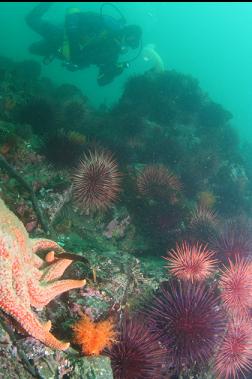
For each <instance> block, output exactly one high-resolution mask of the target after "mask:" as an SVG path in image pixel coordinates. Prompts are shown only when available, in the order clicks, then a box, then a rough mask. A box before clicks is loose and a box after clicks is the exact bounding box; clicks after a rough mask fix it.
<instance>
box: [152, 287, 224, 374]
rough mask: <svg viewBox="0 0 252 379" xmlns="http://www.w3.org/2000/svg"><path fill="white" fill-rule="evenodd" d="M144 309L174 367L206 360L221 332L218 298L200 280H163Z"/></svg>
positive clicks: (222, 327) (222, 320)
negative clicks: (196, 281)
mask: <svg viewBox="0 0 252 379" xmlns="http://www.w3.org/2000/svg"><path fill="white" fill-rule="evenodd" d="M147 312H148V314H149V318H150V328H151V330H152V332H153V333H154V334H155V335H157V336H159V338H160V341H161V343H162V344H163V345H164V346H165V347H166V348H167V350H168V358H169V359H170V361H171V364H172V365H174V367H176V369H177V370H178V371H180V370H182V368H191V367H192V366H194V365H198V366H201V365H204V364H206V363H207V361H208V360H209V358H211V356H212V355H213V353H214V349H215V347H216V344H217V343H218V342H219V339H220V337H221V336H222V335H223V332H224V327H225V322H224V317H223V312H222V311H221V310H220V307H219V304H218V298H217V297H216V296H215V294H214V291H213V290H210V289H208V288H207V287H206V286H205V285H204V284H201V283H200V284H195V283H188V282H182V283H181V282H177V281H170V282H165V283H164V284H163V285H162V287H161V290H160V292H159V293H158V294H157V295H156V297H155V298H154V301H153V305H152V306H151V307H150V309H149V310H148V311H147Z"/></svg>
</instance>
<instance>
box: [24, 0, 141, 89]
mask: <svg viewBox="0 0 252 379" xmlns="http://www.w3.org/2000/svg"><path fill="white" fill-rule="evenodd" d="M51 5H52V3H51V2H44V3H39V4H38V5H37V6H36V7H35V8H34V9H32V10H31V12H30V13H29V14H28V15H27V16H26V22H27V24H28V25H29V26H30V28H31V29H33V30H34V31H35V32H36V33H38V34H40V35H41V36H42V37H43V40H41V41H39V42H35V43H33V44H32V45H31V46H30V48H29V50H30V52H31V53H32V54H37V55H40V56H43V57H44V63H46V64H48V63H50V62H51V61H52V60H53V59H54V58H58V59H60V60H61V61H62V62H63V66H64V67H66V68H67V69H68V70H70V71H76V70H81V69H83V68H85V67H88V66H90V65H96V66H97V67H98V68H99V73H98V78H97V82H98V84H99V85H100V86H104V85H106V84H108V83H110V82H112V81H113V79H114V78H115V77H116V76H118V75H120V74H121V73H122V72H123V71H124V69H125V68H126V67H128V66H129V63H128V62H129V61H128V62H121V63H120V62H118V59H119V57H120V55H121V54H125V53H127V52H128V49H129V48H131V49H138V48H139V49H141V36H142V31H141V28H140V27H139V26H137V25H126V23H125V19H124V17H123V16H122V15H121V12H120V11H119V10H118V9H117V8H116V7H115V6H114V5H112V4H110V3H104V4H103V6H105V5H111V6H113V7H114V8H115V9H116V10H117V12H118V13H120V19H116V18H114V17H112V16H108V15H104V14H103V12H102V10H103V6H102V8H101V12H100V14H99V13H95V12H81V11H80V10H79V9H78V8H69V9H68V10H67V13H66V17H65V23H64V24H63V25H61V26H57V25H54V24H51V23H49V22H47V21H45V20H44V19H43V16H44V14H45V13H46V12H47V11H48V9H49V8H50V6H51ZM139 53H140V51H139ZM138 55H139V54H137V56H138ZM135 58H136V57H135ZM135 58H134V59H135Z"/></svg>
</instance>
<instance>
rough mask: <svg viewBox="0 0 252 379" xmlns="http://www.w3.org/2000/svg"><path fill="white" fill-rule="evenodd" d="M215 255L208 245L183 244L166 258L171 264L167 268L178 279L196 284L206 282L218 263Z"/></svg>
mask: <svg viewBox="0 0 252 379" xmlns="http://www.w3.org/2000/svg"><path fill="white" fill-rule="evenodd" d="M214 254H215V253H214V252H213V251H211V250H208V248H207V246H206V245H205V246H204V245H201V244H199V243H196V244H194V245H189V244H188V243H187V242H182V244H181V245H178V244H177V246H176V250H171V251H170V252H169V253H168V257H164V258H165V259H166V260H167V261H168V262H169V263H168V266H167V267H168V268H169V269H170V270H169V271H170V272H171V274H173V275H174V276H176V277H177V278H178V279H182V280H190V281H191V282H194V281H202V280H205V279H206V278H208V277H209V276H210V275H212V274H213V272H214V270H215V265H216V263H217V261H216V260H215V259H213V256H214Z"/></svg>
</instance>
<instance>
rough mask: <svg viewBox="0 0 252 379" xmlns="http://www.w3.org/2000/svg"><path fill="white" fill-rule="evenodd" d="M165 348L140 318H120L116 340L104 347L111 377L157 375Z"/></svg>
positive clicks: (144, 378) (135, 378) (137, 378)
mask: <svg viewBox="0 0 252 379" xmlns="http://www.w3.org/2000/svg"><path fill="white" fill-rule="evenodd" d="M165 354H166V350H165V348H163V347H162V346H161V345H160V344H159V342H158V340H157V337H156V336H155V335H153V334H151V333H150V331H149V330H148V328H147V327H146V326H145V324H144V323H143V322H141V320H138V319H136V318H134V319H128V318H127V317H126V319H124V320H122V323H121V327H120V331H119V336H118V341H117V343H115V344H114V345H113V346H112V347H111V348H110V349H109V350H107V351H106V355H108V356H109V357H110V359H111V366H112V369H113V373H114V378H115V379H153V378H155V379H160V378H161V369H162V364H163V363H164V359H165Z"/></svg>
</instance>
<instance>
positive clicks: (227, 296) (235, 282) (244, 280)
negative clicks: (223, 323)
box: [219, 257, 252, 316]
mask: <svg viewBox="0 0 252 379" xmlns="http://www.w3.org/2000/svg"><path fill="white" fill-rule="evenodd" d="M219 286H220V289H221V298H222V301H223V303H224V305H225V307H226V308H227V310H228V311H229V313H230V314H232V315H236V316H237V315H238V316H244V315H247V314H248V310H249V308H250V307H251V299H252V265H251V263H250V262H248V261H247V260H245V259H241V258H239V257H236V258H235V263H233V262H232V261H231V260H229V266H227V267H225V268H224V270H222V275H221V278H220V281H219Z"/></svg>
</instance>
